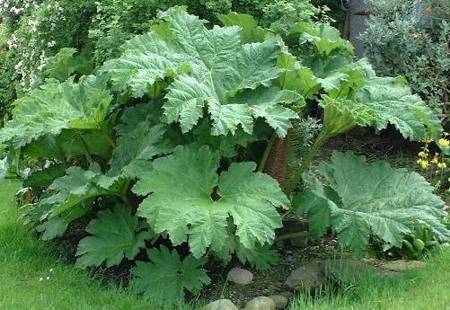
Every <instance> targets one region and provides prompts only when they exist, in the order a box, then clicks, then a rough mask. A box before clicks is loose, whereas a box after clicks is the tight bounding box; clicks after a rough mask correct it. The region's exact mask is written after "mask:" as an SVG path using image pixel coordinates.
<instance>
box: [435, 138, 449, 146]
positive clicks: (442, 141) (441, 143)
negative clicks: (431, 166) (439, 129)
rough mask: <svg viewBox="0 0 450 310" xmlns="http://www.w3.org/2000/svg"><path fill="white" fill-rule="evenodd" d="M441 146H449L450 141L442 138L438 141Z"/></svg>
mask: <svg viewBox="0 0 450 310" xmlns="http://www.w3.org/2000/svg"><path fill="white" fill-rule="evenodd" d="M438 143H439V145H440V146H443V147H447V146H449V145H450V141H449V140H447V139H444V138H440V139H439V141H438Z"/></svg>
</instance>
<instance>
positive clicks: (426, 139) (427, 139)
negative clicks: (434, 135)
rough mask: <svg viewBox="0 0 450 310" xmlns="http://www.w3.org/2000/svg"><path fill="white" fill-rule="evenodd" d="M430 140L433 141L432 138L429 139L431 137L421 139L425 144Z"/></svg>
mask: <svg viewBox="0 0 450 310" xmlns="http://www.w3.org/2000/svg"><path fill="white" fill-rule="evenodd" d="M432 141H433V139H431V138H425V139H422V142H424V143H426V144H428V143H431V142H432Z"/></svg>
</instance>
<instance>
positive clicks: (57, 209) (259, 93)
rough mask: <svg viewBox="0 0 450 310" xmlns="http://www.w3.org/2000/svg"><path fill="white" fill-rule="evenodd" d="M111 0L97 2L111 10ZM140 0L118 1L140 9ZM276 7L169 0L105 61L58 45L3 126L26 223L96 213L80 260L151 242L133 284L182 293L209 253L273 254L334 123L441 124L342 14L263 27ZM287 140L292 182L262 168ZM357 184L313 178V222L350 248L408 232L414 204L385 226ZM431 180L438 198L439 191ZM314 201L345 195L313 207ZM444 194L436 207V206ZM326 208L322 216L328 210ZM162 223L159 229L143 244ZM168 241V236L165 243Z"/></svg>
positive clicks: (116, 256)
mask: <svg viewBox="0 0 450 310" xmlns="http://www.w3.org/2000/svg"><path fill="white" fill-rule="evenodd" d="M134 2H136V3H137V1H134ZM134 2H133V3H134ZM250 2H251V3H253V1H243V2H242V3H241V4H242V5H244V4H245V5H248V4H249V3H250ZM114 3H117V2H116V1H111V2H104V3H103V2H102V4H100V3H97V4H96V5H97V6H99V7H100V6H101V5H103V4H104V5H105V10H106V6H109V5H111V4H114ZM130 3H131V2H129V1H125V2H123V3H121V4H120V6H118V8H123V9H124V10H129V12H132V11H134V9H135V8H134V7H133V6H130V5H129V4H130ZM155 3H156V2H152V1H147V2H145V3H144V2H142V3H141V4H142V5H155ZM158 3H159V2H158ZM158 3H156V4H158ZM229 3H231V2H229V1H224V2H214V3H213V2H210V1H201V3H200V4H198V5H199V6H198V7H201V6H203V5H204V6H209V7H211V9H214V10H219V9H220V7H221V6H222V5H224V6H225V7H226V8H224V9H223V11H222V12H221V13H226V12H227V10H228V9H229ZM296 3H297V4H299V5H301V4H302V3H305V1H296ZM235 4H236V3H235V2H233V3H232V6H231V7H232V8H233V5H235ZM273 4H274V5H272V3H269V2H264V3H262V2H261V3H259V4H258V8H261V12H264V13H265V11H263V10H262V8H264V7H268V8H271V9H273V10H276V9H275V8H276V7H277V6H281V7H282V8H283V9H286V10H288V9H289V3H288V2H287V1H280V2H277V3H273ZM259 5H262V6H259ZM137 7H139V6H138V5H137ZM198 7H197V6H195V7H194V8H198ZM111 8H112V7H111ZM190 9H193V8H192V7H191V8H190ZM220 10H221V9H220ZM208 12H209V11H208ZM124 13H126V12H124ZM142 13H143V14H144V15H145V14H146V13H149V14H153V13H151V12H142ZM99 14H100V15H101V14H102V12H99ZM108 14H109V13H108ZM114 14H115V13H114ZM114 14H113V15H114ZM205 14H206V13H205ZM124 16H126V14H124ZM139 16H140V15H139ZM145 16H146V15H145ZM263 16H264V14H263V13H261V16H260V17H259V19H252V17H251V16H249V15H243V16H242V15H237V14H235V13H233V14H228V15H227V14H222V15H219V16H218V18H219V19H220V20H222V21H224V23H225V24H226V26H224V27H219V26H217V25H216V26H213V27H207V25H206V22H205V21H203V20H201V19H199V18H198V17H196V16H193V15H190V14H188V13H187V12H186V11H184V9H183V8H180V7H177V8H172V9H169V10H167V11H165V12H163V13H160V14H159V18H160V19H155V20H150V19H147V20H146V22H148V30H149V32H147V33H146V34H141V35H137V36H134V37H133V38H130V40H128V41H127V42H125V43H124V44H123V45H122V47H121V48H120V52H121V55H120V56H118V57H117V58H114V59H109V60H108V61H106V62H104V63H103V64H98V67H97V68H96V69H94V70H93V71H92V72H93V74H91V69H92V67H91V65H90V64H92V63H90V62H89V60H86V59H85V58H84V56H82V55H85V54H84V52H85V51H83V50H81V51H80V54H76V53H75V50H74V49H63V50H61V52H60V53H59V54H57V55H56V56H55V57H54V58H52V59H50V60H49V61H48V62H47V66H46V67H45V68H46V71H45V72H44V73H43V74H47V75H48V76H50V77H52V79H48V80H47V81H46V82H45V84H44V85H42V86H40V87H36V88H33V89H32V90H30V91H29V92H28V93H26V94H24V95H23V96H22V97H21V98H20V99H18V100H17V101H16V102H15V109H14V110H13V116H12V119H11V120H10V121H8V122H7V123H6V124H5V128H3V129H2V130H1V131H0V141H1V142H3V143H4V144H5V146H6V147H7V151H8V153H7V154H9V155H8V156H7V159H6V160H2V163H8V164H12V165H15V167H14V168H15V171H18V172H20V171H21V169H25V168H27V170H29V171H30V175H29V177H28V179H27V180H26V182H25V183H26V184H29V186H31V187H32V188H31V189H30V190H29V191H27V193H32V194H33V197H32V199H27V203H26V204H25V205H24V206H23V212H24V216H23V219H24V220H25V221H26V223H28V224H31V225H32V226H33V227H35V228H37V229H38V230H39V231H40V232H41V236H42V237H43V238H46V239H51V238H54V237H57V236H59V235H61V234H63V233H64V231H65V230H66V228H67V227H68V225H69V224H70V223H71V222H73V221H75V220H77V219H80V218H83V217H84V218H88V219H92V218H96V219H94V220H92V221H91V224H89V225H88V227H87V228H86V230H87V231H88V232H89V233H91V236H89V237H87V238H85V239H83V241H82V242H81V243H80V244H79V251H78V254H79V256H80V258H79V261H78V265H79V266H81V267H87V266H90V265H94V266H97V265H100V264H104V263H106V265H108V266H111V265H116V264H119V263H120V262H121V261H122V260H123V259H136V257H139V256H136V254H137V253H138V251H139V249H141V248H146V249H147V253H148V256H149V257H148V259H149V260H150V262H138V263H137V264H136V268H135V269H134V271H133V276H132V278H131V283H132V286H133V287H134V288H135V290H136V291H137V292H140V293H144V294H145V295H147V296H150V297H154V296H156V295H158V294H159V293H163V294H162V296H166V297H167V300H168V302H169V303H171V304H172V303H176V302H177V300H179V299H180V298H182V297H183V295H184V291H185V290H187V291H190V292H196V291H198V290H199V289H200V288H201V286H203V285H204V284H206V283H208V281H209V280H208V278H207V277H206V276H205V271H204V270H203V269H201V266H203V264H204V263H205V262H206V261H207V260H208V259H218V260H220V261H221V262H223V263H227V262H229V261H230V260H231V258H232V256H236V257H237V258H238V259H239V260H240V261H241V262H242V263H248V264H250V265H252V266H254V267H255V268H267V267H268V266H269V265H271V264H273V263H276V261H277V255H276V252H275V251H274V250H272V249H271V248H270V247H271V245H272V243H273V240H274V237H275V230H276V229H277V228H279V227H280V226H281V225H282V221H281V219H282V217H281V215H280V213H279V212H280V211H283V212H286V210H287V212H290V211H292V210H291V209H290V208H289V206H290V204H291V203H290V201H289V199H288V197H291V196H292V195H293V194H294V192H295V190H296V188H297V186H298V185H299V182H300V180H301V175H302V172H303V171H305V170H306V169H307V168H309V166H310V163H311V160H312V159H313V157H314V155H315V154H316V153H317V151H318V150H319V148H320V147H321V146H322V145H323V143H325V142H326V140H328V139H329V138H330V137H332V136H335V135H336V134H339V133H343V132H346V131H348V130H350V129H351V128H353V127H355V126H373V127H375V128H376V129H378V130H382V129H383V128H385V127H386V126H387V124H393V125H394V126H396V127H397V128H398V130H399V131H400V132H401V133H402V134H403V135H404V137H405V138H409V139H421V138H422V137H426V136H430V135H431V136H435V135H440V132H441V128H440V126H439V122H438V120H437V118H436V116H435V115H434V114H433V113H432V111H431V110H430V109H429V108H428V107H427V106H426V105H425V104H424V103H423V102H422V101H421V100H420V98H418V97H416V96H413V95H411V93H410V92H409V90H408V88H407V87H406V86H405V84H404V80H402V79H399V78H380V77H377V76H375V74H374V72H373V70H372V69H371V67H370V65H369V64H368V63H367V62H365V61H359V62H356V63H355V62H353V58H352V56H353V55H352V48H351V46H350V45H349V44H348V42H346V41H344V40H342V39H340V38H339V36H338V34H337V32H336V30H334V29H333V28H331V27H330V26H329V25H326V24H322V23H312V22H310V21H309V22H307V20H303V19H302V20H301V21H299V22H295V21H292V20H283V21H280V23H271V26H270V28H269V29H263V28H262V27H259V26H257V25H258V22H261V21H262V18H263ZM308 16H309V15H308ZM99 18H102V17H101V16H100V17H99ZM298 18H300V17H298ZM308 18H309V17H308ZM308 18H306V17H305V19H308ZM117 21H118V24H117V25H119V24H120V22H119V21H120V18H119V19H117ZM130 21H131V20H130ZM257 21H258V22H257ZM141 22H142V23H144V19H143V20H138V22H137V24H136V25H135V26H136V28H133V27H134V26H133V27H131V26H130V27H131V28H123V29H125V30H126V31H124V33H125V34H126V36H130V37H131V33H132V32H134V31H136V32H139V31H142V28H141V27H142V25H143V24H142V23H141ZM103 26H105V27H107V23H106V24H104V25H101V27H103ZM107 28H108V27H107ZM108 29H111V30H112V29H118V28H117V27H116V28H114V27H112V28H108ZM110 39H111V38H110ZM116 41H117V42H115V43H119V40H118V39H117V40H116ZM120 43H123V42H120ZM111 51H112V52H113V50H112V49H111ZM99 57H100V58H102V57H106V56H105V55H103V56H102V55H100V56H99ZM107 57H110V56H107ZM85 60H86V61H85ZM85 64H87V65H86V66H85ZM85 70H86V71H85ZM85 73H89V74H91V75H87V76H86V75H84V76H83V75H82V74H85ZM55 78H56V79H57V80H55ZM308 109H315V110H317V111H319V113H318V114H317V115H322V117H321V124H320V125H319V123H320V121H319V120H317V119H312V118H308V117H307V114H308V112H309V110H308ZM302 119H306V120H307V121H302ZM309 126H311V128H309ZM305 127H306V128H305ZM319 130H320V132H319V133H318V134H317V137H315V139H316V140H315V142H314V143H312V141H311V139H313V138H314V136H315V134H316V133H317V132H318V131H319ZM282 139H286V140H289V141H293V142H292V143H291V142H289V143H286V144H283V143H282V141H283V140H282ZM275 141H278V142H280V143H275ZM300 144H301V145H300ZM283 145H289V147H286V148H284V149H283V148H282V147H280V149H281V151H282V152H283V151H287V152H288V153H289V154H293V155H292V156H295V158H294V159H293V160H292V161H290V160H286V156H285V155H283V154H281V155H282V156H279V157H278V158H281V160H280V163H281V164H280V163H275V165H274V166H276V165H277V164H278V165H282V166H283V168H284V170H285V171H286V173H285V175H286V176H287V182H286V184H287V185H286V186H283V190H284V193H283V191H282V190H281V188H280V184H283V185H284V182H283V180H281V179H280V181H279V183H277V181H275V179H273V178H272V177H270V176H269V175H268V174H265V173H263V171H266V169H265V168H266V167H267V166H268V165H269V163H268V161H270V158H271V156H269V155H270V153H271V152H272V151H277V150H276V149H277V148H278V146H283ZM293 147H296V148H295V149H292V148H293ZM282 152H281V153H282ZM300 152H301V153H300ZM283 156H284V159H283ZM289 156H291V155H289ZM274 158H275V157H274ZM349 161H351V160H349ZM345 164H346V165H347V166H349V167H350V166H351V163H347V162H346V163H345ZM359 164H360V165H359V168H360V169H361V171H364V169H367V171H368V174H369V175H370V174H371V173H373V171H371V170H373V168H372V167H371V166H364V165H362V164H361V163H359ZM381 166H382V165H381ZM330 167H331V166H330ZM359 168H358V169H359ZM323 169H325V168H323ZM323 169H322V170H323ZM275 170H276V169H275ZM331 170H332V169H331V168H327V169H325V170H323V171H325V172H323V174H324V178H328V179H330V180H332V179H333V177H335V174H339V175H343V174H344V172H342V171H340V170H336V171H339V172H336V173H335V172H333V173H332V172H330V171H331ZM328 172H329V173H328ZM327 173H328V174H327ZM390 173H391V172H390ZM331 174H333V175H331ZM361 174H362V175H364V173H361ZM392 174H393V175H394V173H393V172H392ZM412 178H413V179H414V180H416V179H417V178H415V177H412ZM367 179H369V178H367ZM369 180H370V179H369ZM362 181H363V180H362V179H358V182H359V183H358V185H360V184H361V183H362ZM416 181H417V180H416ZM330 182H331V181H330ZM342 182H344V183H342ZM347 183H349V184H350V185H351V186H352V187H355V184H353V183H351V182H350V181H349V180H347V179H346V178H339V180H338V181H336V184H335V185H333V186H331V185H330V186H328V185H327V186H324V185H321V184H320V183H319V182H318V181H316V182H314V184H316V185H315V187H312V189H311V190H310V191H309V192H307V194H305V195H308V196H307V197H309V200H308V207H303V208H304V210H305V211H306V210H307V211H308V212H309V214H310V219H311V221H312V222H313V223H315V225H316V227H318V228H314V225H312V226H311V227H313V230H314V231H316V232H317V233H318V234H320V233H322V232H323V231H324V230H325V229H326V228H327V227H328V226H329V225H334V227H335V228H336V230H338V231H339V236H340V240H342V242H343V245H344V246H347V245H350V246H353V244H352V243H351V242H350V241H348V240H349V237H350V236H352V237H353V236H357V237H358V239H356V240H357V241H358V242H356V246H354V247H355V248H356V249H357V250H360V249H361V247H362V246H363V245H364V244H365V243H366V242H367V240H368V236H369V233H370V232H372V233H373V234H374V235H376V236H379V237H380V238H384V239H383V240H385V241H387V242H394V241H396V240H397V237H398V236H399V235H400V234H404V233H406V232H409V230H408V229H409V228H408V223H409V222H408V221H409V220H408V219H409V218H408V216H406V215H405V216H404V218H403V219H404V221H403V222H401V224H402V225H403V226H401V225H400V224H398V223H397V222H395V221H394V220H393V219H392V220H390V221H389V225H387V227H385V226H386V225H384V226H383V223H384V222H383V221H382V220H383V219H384V218H383V219H380V218H379V217H376V216H375V215H373V218H375V219H376V220H377V221H378V223H379V224H380V225H379V226H380V227H372V226H370V225H369V224H370V223H368V222H367V220H366V219H365V218H364V216H360V215H361V214H360V213H361V212H359V213H358V212H356V213H351V212H347V211H343V210H346V209H345V206H346V204H344V205H342V204H341V203H340V201H341V200H342V201H344V200H345V199H347V196H345V195H347V194H348V193H346V192H345V193H342V191H341V186H343V187H345V186H347V185H348V184H347ZM417 183H418V186H419V187H420V186H422V187H424V188H425V187H426V186H425V183H424V182H419V181H417ZM311 184H313V183H311ZM356 192H357V191H356ZM424 193H425V194H427V195H428V196H427V197H428V198H427V199H428V200H430V199H429V197H431V196H430V195H431V193H428V192H427V191H426V190H424ZM344 194H345V195H344ZM425 194H424V195H425ZM348 195H349V197H350V194H348ZM425 196H426V195H425ZM316 202H318V204H319V205H322V204H325V205H328V206H333V208H316V205H317V204H316ZM424 203H425V202H424ZM427 203H429V201H427ZM440 203H441V202H440V201H439V202H436V206H432V207H433V208H434V209H436V210H438V207H440V206H441V205H440ZM333 204H334V205H333ZM118 205H120V207H115V206H118ZM434 209H433V210H434ZM408 210H409V209H408ZM414 210H415V209H414ZM416 211H417V214H414V215H413V216H415V217H417V218H419V219H420V220H421V221H422V222H424V223H427V224H429V225H430V226H431V227H433V229H434V234H437V233H436V231H437V230H436V227H438V224H437V223H438V221H437V217H438V215H439V214H438V212H437V211H436V212H437V213H436V214H429V213H427V212H426V211H423V210H422V211H420V212H419V211H418V210H416ZM416 211H415V212H416ZM333 212H334V213H333ZM375 213H376V212H375ZM424 214H426V215H427V216H429V217H428V218H426V217H425V215H424ZM416 215H417V216H416ZM321 219H326V221H325V223H323V222H322V224H317V222H320V220H321ZM80 222H81V223H83V222H87V221H80ZM391 222H392V223H393V224H392V223H391ZM349 223H351V224H349ZM374 223H375V222H374ZM317 225H318V226H317ZM399 227H400V228H399ZM383 229H384V230H383ZM361 231H363V232H364V233H361ZM380 231H381V232H380ZM386 231H387V233H385V234H383V232H386ZM150 233H151V234H152V236H154V238H155V240H158V241H157V242H158V243H155V244H151V243H150V242H144V241H145V239H146V238H147V236H148V235H149V234H150ZM389 233H391V235H389ZM440 233H441V235H440V236H439V235H436V238H437V239H439V238H440V239H439V240H444V239H445V238H447V231H446V230H444V229H441V231H440ZM116 234H119V235H120V237H117V238H116V237H113V236H115V235H116ZM124 240H125V241H124ZM393 240H394V241H393ZM160 244H165V245H169V244H170V245H171V248H170V249H168V248H166V247H163V246H161V247H160V250H157V249H155V247H157V246H158V245H160ZM396 244H397V243H396ZM178 250H179V252H177V251H178ZM178 253H183V255H180V254H178ZM161 263H164V264H165V265H164V266H162V267H161V266H160V265H161ZM166 265H167V266H166ZM194 277H197V278H194ZM161 279H166V280H163V281H161ZM155 281H158V285H155ZM160 287H162V288H164V291H163V292H159V290H160ZM164 294H165V295H164Z"/></svg>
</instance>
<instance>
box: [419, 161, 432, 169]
mask: <svg viewBox="0 0 450 310" xmlns="http://www.w3.org/2000/svg"><path fill="white" fill-rule="evenodd" d="M417 163H418V164H419V166H420V167H422V169H426V168H427V167H428V166H429V165H430V163H429V162H428V160H425V159H419V160H418V161H417Z"/></svg>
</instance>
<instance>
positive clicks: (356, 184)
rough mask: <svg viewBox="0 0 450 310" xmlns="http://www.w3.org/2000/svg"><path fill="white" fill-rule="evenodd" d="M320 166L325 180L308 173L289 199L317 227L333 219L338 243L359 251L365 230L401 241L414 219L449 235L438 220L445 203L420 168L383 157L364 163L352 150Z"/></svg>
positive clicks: (320, 229) (439, 235)
mask: <svg viewBox="0 0 450 310" xmlns="http://www.w3.org/2000/svg"><path fill="white" fill-rule="evenodd" d="M319 172H320V174H321V176H322V177H323V178H325V180H326V183H327V184H329V185H328V186H322V185H321V184H320V183H319V181H318V180H314V179H306V180H307V181H308V184H309V186H310V189H309V191H308V192H306V193H302V194H300V195H299V196H298V197H297V198H296V199H294V201H293V205H295V206H296V207H298V208H299V209H298V210H297V211H298V212H299V213H300V214H302V213H304V212H305V213H307V214H308V220H309V223H310V226H311V227H313V230H315V231H316V232H318V233H321V232H323V231H324V228H325V227H326V226H327V225H331V227H332V228H333V229H334V230H336V231H337V233H338V239H339V242H340V243H341V245H343V246H345V247H349V248H351V249H352V250H354V251H359V252H360V251H362V250H364V248H365V246H366V245H367V242H368V240H369V236H370V235H375V236H377V237H378V238H380V239H381V240H383V241H385V242H386V243H389V244H391V245H394V246H401V241H402V239H403V237H404V235H405V234H406V233H411V232H412V231H413V229H414V225H415V223H420V224H427V225H429V227H431V229H432V231H433V233H434V236H435V237H436V238H437V239H438V240H439V241H445V240H448V239H449V238H450V231H449V230H448V229H447V228H446V226H445V225H444V224H443V222H442V218H443V217H444V216H445V215H446V212H445V211H444V207H445V203H444V202H443V201H442V200H441V199H440V198H439V197H438V196H436V195H434V194H433V187H432V186H431V185H430V184H429V183H428V182H427V181H426V180H425V179H424V178H423V177H422V176H420V175H419V174H417V173H415V172H409V171H407V170H405V169H395V168H392V167H391V166H389V165H388V164H387V163H385V162H381V161H379V162H373V163H367V162H366V161H365V158H364V157H363V156H356V155H354V154H353V153H350V152H348V153H338V152H335V153H333V156H332V159H331V163H321V164H320V167H319ZM320 210H322V211H320ZM318 214H322V216H317V215H318ZM327 214H329V215H327Z"/></svg>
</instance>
